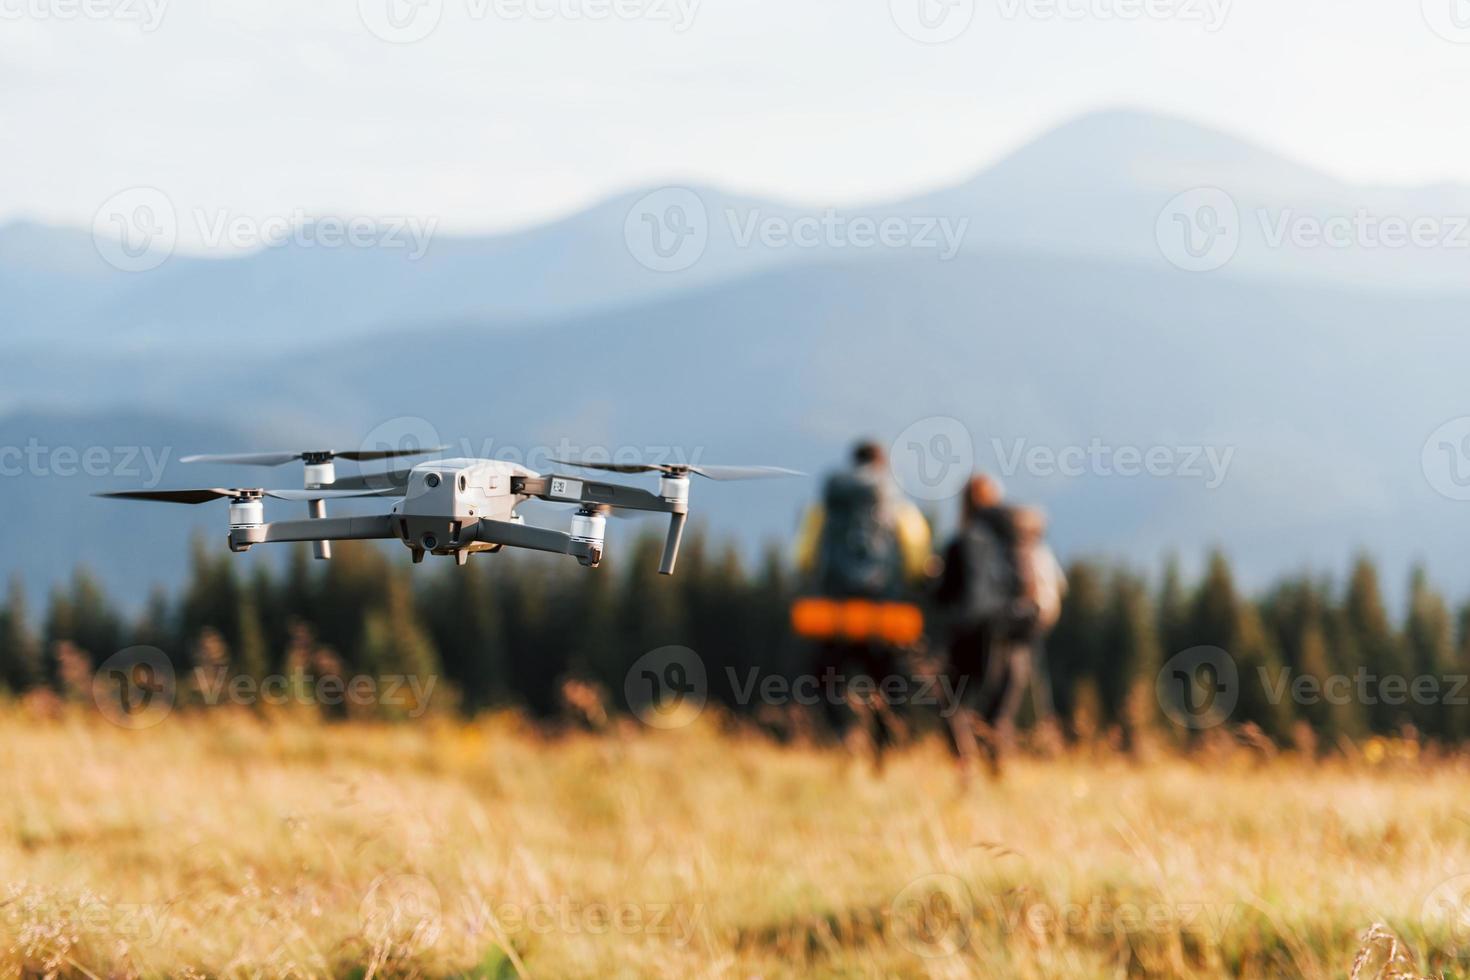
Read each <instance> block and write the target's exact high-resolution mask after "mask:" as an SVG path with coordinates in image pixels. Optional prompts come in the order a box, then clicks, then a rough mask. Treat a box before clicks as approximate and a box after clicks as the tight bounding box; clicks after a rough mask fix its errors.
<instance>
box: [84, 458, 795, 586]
mask: <svg viewBox="0 0 1470 980" xmlns="http://www.w3.org/2000/svg"><path fill="white" fill-rule="evenodd" d="M434 451H437V450H423V451H420V450H387V451H378V452H371V453H331V452H307V453H294V452H292V453H257V454H247V455H239V456H190V457H185V458H184V460H183V461H184V462H214V463H246V464H252V465H265V466H274V465H280V464H281V463H285V462H289V461H291V460H301V461H303V462H304V463H305V464H306V473H305V479H306V486H305V488H304V489H302V490H260V489H226V488H211V489H205V490H138V491H122V492H118V493H108V494H101V495H100V496H104V497H119V498H124V499H132V500H155V501H164V502H168V503H181V504H199V503H204V502H206V501H209V500H218V499H227V500H229V502H230V508H229V521H230V527H229V544H230V550H232V551H236V552H243V551H249V550H250V549H251V548H252V547H254V546H255V545H258V544H270V543H277V542H288V541H296V542H305V541H309V542H312V543H313V544H314V546H315V549H316V557H318V558H321V559H327V558H330V557H331V546H330V542H332V541H371V540H390V539H395V538H396V539H398V540H399V541H402V542H403V544H404V545H405V546H406V547H407V548H408V549H409V550H410V552H411V553H412V554H413V560H414V562H415V563H418V562H421V561H423V559H424V556H425V555H431V554H432V555H441V556H447V557H453V558H454V559H455V561H457V562H458V563H459V564H461V565H463V564H464V563H465V562H466V561H468V560H469V557H470V555H472V554H476V553H478V552H495V551H499V550H501V549H502V548H507V547H509V548H525V549H529V550H532V551H545V552H551V553H554V554H564V555H570V556H572V557H574V558H576V559H577V561H578V562H580V563H581V564H583V565H585V566H588V567H596V566H597V565H598V564H599V563H600V562H601V561H602V557H603V548H604V542H605V538H606V529H607V520H606V516H605V515H606V514H607V513H608V512H609V511H613V510H632V511H641V512H644V513H654V514H667V515H669V525H668V534H667V536H666V538H665V541H664V552H663V558H662V560H661V561H660V563H659V572H660V573H661V574H664V575H672V574H673V572H674V566H675V564H676V563H677V561H678V555H679V544H680V541H681V540H682V537H683V533H684V525H685V522H686V521H687V520H688V515H689V487H690V475H691V474H697V475H700V476H704V477H707V478H709V479H714V480H735V479H759V478H764V477H774V476H796V475H800V474H797V473H796V472H795V471H793V470H783V469H778V468H774V467H716V466H694V465H682V464H677V465H676V464H663V465H643V464H629V465H623V464H606V463H598V462H570V463H568V465H571V466H577V467H581V468H585V469H597V470H610V471H612V472H617V473H650V472H657V473H659V474H660V480H659V487H658V491H657V492H653V491H649V490H644V489H640V488H638V487H629V486H623V485H621V484H615V483H607V482H603V481H599V480H589V479H582V478H578V477H572V476H563V475H558V474H551V475H543V474H541V473H538V472H536V471H534V470H531V469H528V468H527V467H525V466H521V465H519V464H516V463H510V462H506V461H504V460H490V459H440V460H433V461H430V462H424V463H419V464H417V465H415V466H414V467H413V468H412V469H410V470H406V471H405V470H395V471H389V472H386V473H377V474H364V475H361V476H352V477H346V478H344V479H338V477H337V475H336V470H335V467H334V465H333V460H334V459H336V458H343V459H355V460H365V459H388V458H392V457H396V456H408V455H423V454H425V453H427V452H434ZM266 497H272V498H276V499H281V500H298V501H300V500H304V501H306V503H307V505H308V517H307V519H306V520H295V521H276V522H267V521H266V520H265V503H264V498H266ZM353 497H384V498H387V497H394V498H397V502H396V503H394V504H393V506H392V508H391V509H390V510H389V511H387V512H385V513H380V514H373V515H366V516H354V517H327V516H326V503H327V501H328V500H334V499H345V498H353ZM531 500H544V501H549V502H552V503H561V504H571V505H574V506H575V507H576V510H575V512H574V514H573V516H572V520H571V526H570V528H569V529H568V530H566V531H559V530H555V529H552V528H545V527H537V526H534V525H530V524H527V523H525V521H524V520H523V519H522V517H521V516H520V514H519V513H517V508H519V507H520V505H521V504H524V503H526V502H527V501H531Z"/></svg>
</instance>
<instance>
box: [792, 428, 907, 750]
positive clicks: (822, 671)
mask: <svg viewBox="0 0 1470 980" xmlns="http://www.w3.org/2000/svg"><path fill="white" fill-rule="evenodd" d="M931 541H932V539H931V536H930V532H929V523H928V521H926V520H925V519H924V515H923V514H922V513H920V511H919V509H918V508H917V507H915V506H914V505H913V504H912V503H911V502H910V501H908V500H907V499H906V498H905V497H904V496H903V494H902V492H901V491H900V490H899V488H898V486H897V485H896V484H895V482H894V480H893V478H892V475H891V474H890V473H889V470H888V460H887V456H886V454H885V453H884V451H883V448H882V447H881V446H880V445H878V444H877V443H876V442H873V441H870V440H864V441H862V442H859V443H858V444H857V445H856V446H855V447H854V448H853V451H852V459H851V464H850V466H848V467H847V468H846V469H843V470H841V471H839V472H836V473H834V474H832V475H831V476H829V477H828V478H827V481H826V483H825V485H824V487H823V491H822V499H821V501H820V502H819V503H818V504H816V505H814V506H813V507H812V508H811V509H810V510H809V511H808V512H807V515H806V518H805V520H804V521H803V523H802V528H801V532H800V535H799V537H798V539H797V548H796V560H797V567H798V569H799V570H800V571H801V573H802V574H803V576H804V577H805V578H806V579H807V583H808V592H809V595H810V596H811V598H807V599H804V600H801V601H799V602H798V604H797V606H796V607H795V608H794V609H793V611H792V612H793V615H792V618H793V623H794V625H795V626H796V628H797V632H798V633H800V634H801V635H803V636H805V637H807V638H808V639H811V640H812V641H813V643H814V650H813V653H812V656H811V658H810V661H809V663H810V664H811V667H812V670H813V673H814V674H815V676H816V677H817V678H819V679H820V680H822V681H823V685H822V687H823V690H832V691H836V692H839V695H838V696H835V697H824V698H823V699H822V704H823V714H824V716H825V719H826V722H827V725H828V727H829V729H830V730H831V731H833V732H836V733H840V734H842V736H843V737H844V739H845V740H849V739H850V738H852V737H854V736H855V735H861V736H863V737H865V738H866V739H867V742H868V747H869V748H871V750H872V751H873V752H874V761H875V763H877V764H880V765H881V761H882V751H883V749H884V747H885V746H886V745H888V744H891V743H892V742H894V741H896V740H897V739H898V738H899V737H900V735H901V732H902V724H901V722H900V721H899V719H898V717H897V715H896V713H895V712H894V710H893V706H892V705H890V704H889V703H888V702H887V700H886V699H885V698H884V697H883V695H882V693H881V691H880V690H878V688H879V687H880V686H881V682H882V680H883V679H884V678H886V677H891V676H896V675H897V673H898V672H899V670H900V669H901V668H903V667H904V655H905V653H906V648H907V647H911V646H912V645H913V644H914V643H916V642H917V641H918V639H919V635H920V633H921V632H922V629H923V617H922V614H921V613H920V612H919V610H918V607H917V606H916V605H914V604H913V601H912V600H913V599H914V598H915V596H916V595H917V593H918V591H919V588H920V585H921V583H922V582H923V580H924V576H925V573H926V571H927V569H928V567H929V564H930V562H931V561H932V551H931ZM833 677H835V678H836V680H837V683H836V684H832V685H829V684H827V683H826V681H827V679H829V678H833ZM855 677H864V678H870V679H871V680H872V681H874V682H877V683H872V684H869V683H862V684H861V685H853V684H851V681H852V679H853V678H855ZM850 712H851V713H850ZM854 715H855V716H856V718H857V720H858V721H859V723H860V729H861V731H859V732H853V731H849V727H850V722H851V719H852V717H853V716H854Z"/></svg>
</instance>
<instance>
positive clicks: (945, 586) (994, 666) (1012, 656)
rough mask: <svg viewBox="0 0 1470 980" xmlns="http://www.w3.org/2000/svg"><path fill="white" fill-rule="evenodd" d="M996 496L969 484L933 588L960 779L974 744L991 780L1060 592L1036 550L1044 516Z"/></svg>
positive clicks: (1043, 547)
mask: <svg viewBox="0 0 1470 980" xmlns="http://www.w3.org/2000/svg"><path fill="white" fill-rule="evenodd" d="M1003 496H1004V491H1003V490H1002V488H1001V485H1000V483H999V481H997V480H994V479H992V478H991V477H988V476H984V475H981V476H976V477H974V478H972V479H971V480H970V482H969V484H968V486H967V487H966V489H965V494H964V497H963V498H962V502H961V515H960V529H959V531H958V532H957V533H956V534H955V536H954V538H953V539H952V540H951V541H950V542H949V544H948V546H947V547H946V548H945V551H944V558H943V560H944V569H943V573H942V575H941V577H940V579H939V582H938V585H937V588H936V589H935V602H936V605H937V606H938V607H939V609H940V610H941V612H942V614H943V616H944V619H945V620H946V625H947V633H948V640H947V643H946V648H947V652H948V659H947V664H946V668H947V670H948V672H949V673H950V675H951V681H952V683H951V684H950V685H949V686H948V689H949V690H950V691H954V692H957V693H959V692H963V694H962V695H961V697H962V701H961V703H960V704H958V705H950V706H948V707H949V708H950V711H949V712H948V714H949V729H950V735H951V739H952V748H953V749H954V751H955V754H956V755H957V756H958V757H959V759H960V762H961V765H962V767H963V768H964V771H965V775H966V777H968V776H969V775H970V773H971V771H972V770H973V769H974V767H975V764H976V763H977V761H978V759H979V756H980V752H981V748H982V746H983V748H984V750H985V754H986V756H987V758H988V760H989V763H990V769H991V771H992V773H993V774H994V775H999V774H1000V769H1001V762H1002V759H1003V756H1004V755H1005V754H1007V753H1008V752H1009V750H1010V747H1011V744H1012V742H1013V741H1014V737H1015V727H1016V725H1015V722H1016V715H1017V713H1018V712H1019V711H1020V709H1021V700H1022V698H1023V697H1024V695H1025V692H1026V688H1027V685H1028V684H1029V683H1030V682H1031V680H1032V677H1033V673H1036V672H1037V670H1036V669H1037V667H1038V664H1039V661H1040V658H1041V657H1042V650H1041V644H1042V640H1043V639H1044V638H1045V636H1046V634H1047V633H1049V632H1050V631H1051V628H1052V627H1053V626H1055V625H1056V621H1057V617H1058V616H1059V614H1060V611H1061V602H1062V596H1063V594H1064V593H1065V591H1066V577H1065V575H1063V573H1062V570H1061V566H1060V565H1059V564H1058V563H1057V560H1056V557H1055V555H1053V554H1052V551H1051V549H1050V548H1049V547H1048V546H1047V544H1046V540H1045V532H1046V521H1045V518H1044V517H1043V515H1042V514H1041V512H1040V511H1037V510H1033V509H1030V508H1022V507H1007V506H1005V505H1004V503H1003ZM1037 680H1038V681H1042V680H1044V672H1042V673H1041V676H1039V677H1038V678H1037ZM977 733H978V734H979V735H980V736H982V738H981V739H980V740H979V741H977V738H976V736H977Z"/></svg>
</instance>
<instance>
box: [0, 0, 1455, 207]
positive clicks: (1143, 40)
mask: <svg viewBox="0 0 1470 980" xmlns="http://www.w3.org/2000/svg"><path fill="white" fill-rule="evenodd" d="M390 4H392V5H393V6H391V7H390V6H389V5H390ZM584 4H591V6H590V7H588V6H584ZM921 4H922V5H923V6H922V7H921V6H920V5H921ZM945 4H949V5H950V6H945ZM1456 4H1459V5H1461V6H1463V7H1464V8H1465V9H1464V10H1461V11H1459V12H1460V13H1461V14H1462V15H1464V16H1463V17H1462V20H1460V21H1457V20H1454V19H1452V16H1451V15H1452V14H1453V13H1455V12H1456V10H1457V8H1456V6H1455V5H1456ZM416 5H417V6H416ZM599 12H600V13H603V14H605V15H607V16H604V17H595V16H594V14H596V13H599ZM1140 12H1141V13H1140ZM394 14H396V15H397V19H396V20H394V19H390V15H394ZM921 15H922V16H921ZM1132 15H1138V16H1132ZM1462 22H1463V23H1464V24H1465V26H1464V27H1463V28H1461V27H1460V26H1459V24H1460V23H1462ZM966 24H968V26H966ZM1431 24H1434V25H1436V26H1437V27H1438V31H1436V30H1435V29H1434V28H1433V27H1432V26H1431ZM926 25H927V26H926ZM150 28H151V29H150ZM428 28H432V30H429V31H428V33H427V36H425V37H423V38H422V39H421V40H418V41H416V42H413V43H392V42H390V41H386V40H383V39H382V38H380V37H379V36H378V35H377V34H375V33H374V29H376V30H377V32H378V33H379V34H387V35H390V36H393V37H396V38H399V39H403V38H405V37H408V36H413V35H416V34H417V33H422V32H423V31H424V30H426V29H428ZM906 30H907V33H906ZM911 34H912V35H918V36H920V37H921V38H923V39H925V40H936V39H938V38H940V37H943V36H948V35H949V34H957V36H955V37H954V38H953V39H952V40H949V41H948V42H947V43H943V44H931V43H921V40H916V39H915V37H913V36H910V35H911ZM1467 96H1470V3H1467V2H1466V0H1424V3H1423V4H1421V2H1420V0H1234V2H1231V0H309V2H306V0H0V161H3V163H0V175H3V182H0V221H4V220H7V219H10V218H16V217H31V218H39V219H42V220H46V221H52V222H58V223H68V224H76V225H82V226H87V225H89V224H90V222H91V220H92V216H93V214H94V213H95V212H96V210H97V207H98V206H99V204H101V203H102V202H103V201H104V200H106V199H107V198H108V197H110V196H111V195H113V194H115V193H116V192H118V191H119V190H122V189H124V188H128V187H132V186H135V185H151V186H156V187H158V188H161V189H163V190H164V191H166V192H167V194H168V195H169V196H170V197H171V198H172V199H173V201H174V202H175V204H177V205H178V206H179V207H181V208H205V209H226V210H229V211H230V212H232V213H234V212H239V213H244V214H249V215H254V216H257V217H259V216H265V215H274V214H289V213H291V212H293V211H298V210H300V209H306V210H307V211H308V212H312V213H335V214H394V215H402V214H407V215H432V216H435V217H436V218H438V220H439V221H440V227H441V228H442V229H445V230H466V231H467V230H481V229H495V228H504V227H509V226H515V225H520V224H525V223H528V222H532V221H534V220H537V219H540V218H543V217H546V216H549V215H553V214H557V213H560V212H564V211H568V210H570V209H573V208H576V207H578V206H580V205H583V204H586V203H588V202H590V201H591V200H593V199H595V198H598V197H600V196H603V195H605V194H607V193H609V192H613V191H618V190H625V189H628V188H630V187H633V186H640V185H646V184H661V183H664V182H668V181H671V180H694V181H701V182H708V183H714V184H719V185H723V186H725V187H727V188H730V189H734V190H740V191H747V192H754V193H759V194H763V195H772V196H778V197H785V198H791V199H796V200H800V201H809V202H812V203H836V204H840V203H855V202H859V201H862V200H867V199H877V198H886V197H889V196H892V195H896V194H899V193H905V192H909V191H913V190H917V189H922V188H925V187H929V186H933V185H937V184H943V183H947V182H950V181H954V180H957V179H961V178H963V177H964V176H967V175H968V174H970V173H971V172H973V171H975V170H976V169H978V168H979V167H981V166H982V165H984V164H985V163H986V162H988V161H990V160H993V159H994V158H995V157H997V156H998V155H1000V154H1002V153H1004V152H1005V151H1007V150H1009V149H1011V148H1014V147H1015V146H1016V145H1018V144H1019V143H1021V142H1024V141H1025V140H1027V139H1028V138H1030V137H1032V136H1034V135H1036V134H1037V133H1039V132H1040V131H1042V130H1044V129H1046V128H1047V127H1050V126H1052V125H1054V124H1056V123H1058V122H1060V121H1062V120H1065V119H1066V118H1068V117H1071V116H1073V115H1076V114H1079V113H1082V112H1085V111H1087V110H1090V109H1095V108H1103V107H1116V106H1130V107H1137V108H1144V109H1157V110H1161V111H1165V112H1168V113H1172V114H1175V115H1181V116H1185V117H1188V118H1191V119H1194V120H1197V121H1200V122H1204V123H1207V124H1212V125H1217V126H1220V127H1223V128H1226V129H1229V130H1232V131H1235V132H1238V133H1240V134H1242V135H1245V136H1248V137H1250V138H1252V139H1255V140H1257V141H1259V142H1262V143H1264V144H1266V145H1268V146H1270V147H1272V148H1275V149H1277V150H1280V151H1282V152H1285V153H1286V154H1288V155H1290V156H1292V157H1295V158H1297V159H1300V160H1302V161H1304V162H1306V163H1309V164H1311V165H1314V166H1317V167H1321V168H1323V169H1326V170H1328V171H1331V172H1333V173H1335V174H1338V175H1341V176H1344V177H1347V178H1350V179H1355V180H1359V181H1365V182H1373V183H1401V182H1413V183H1419V182H1436V181H1441V180H1455V181H1467V182H1470V127H1467V126H1466V125H1465V124H1464V119H1465V111H1466V104H1467V102H1470V99H1467Z"/></svg>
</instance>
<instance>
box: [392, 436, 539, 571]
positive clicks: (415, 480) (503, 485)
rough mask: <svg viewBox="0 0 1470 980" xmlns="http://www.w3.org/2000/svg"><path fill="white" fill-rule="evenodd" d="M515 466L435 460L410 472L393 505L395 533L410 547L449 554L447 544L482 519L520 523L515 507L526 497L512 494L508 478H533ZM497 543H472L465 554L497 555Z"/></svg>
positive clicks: (488, 461) (489, 461)
mask: <svg viewBox="0 0 1470 980" xmlns="http://www.w3.org/2000/svg"><path fill="white" fill-rule="evenodd" d="M538 475H539V474H537V473H536V472H535V471H533V470H530V469H527V468H526V467H524V466H521V465H519V464H517V463H508V462H505V461H503V460H495V459H437V460H433V461H431V462H427V463H419V464H418V465H417V466H415V467H414V468H413V469H412V471H410V473H409V478H408V492H407V494H406V495H405V496H404V498H403V499H402V500H400V501H399V502H398V503H396V504H394V505H393V514H394V515H395V516H396V517H397V518H398V521H399V535H400V537H401V538H402V539H403V542H404V544H406V545H408V546H409V547H410V548H417V549H422V550H423V551H426V552H428V553H430V554H452V553H454V552H455V551H456V550H459V549H458V548H456V547H452V546H451V545H452V543H453V542H455V541H457V540H458V538H459V537H460V533H461V531H462V530H463V529H464V528H465V527H466V526H468V525H472V524H474V523H475V522H477V521H481V520H492V521H512V522H519V521H520V520H521V518H520V516H519V515H518V514H517V513H516V508H517V507H519V506H520V505H521V504H523V503H525V502H526V501H527V500H530V499H531V498H530V497H529V496H527V495H525V494H517V493H514V492H512V490H511V478H512V477H536V476H538ZM499 548H500V546H499V545H492V544H486V543H484V542H480V541H475V542H471V543H469V544H468V545H466V546H464V550H467V551H469V552H472V553H473V552H479V551H497V550H499Z"/></svg>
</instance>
